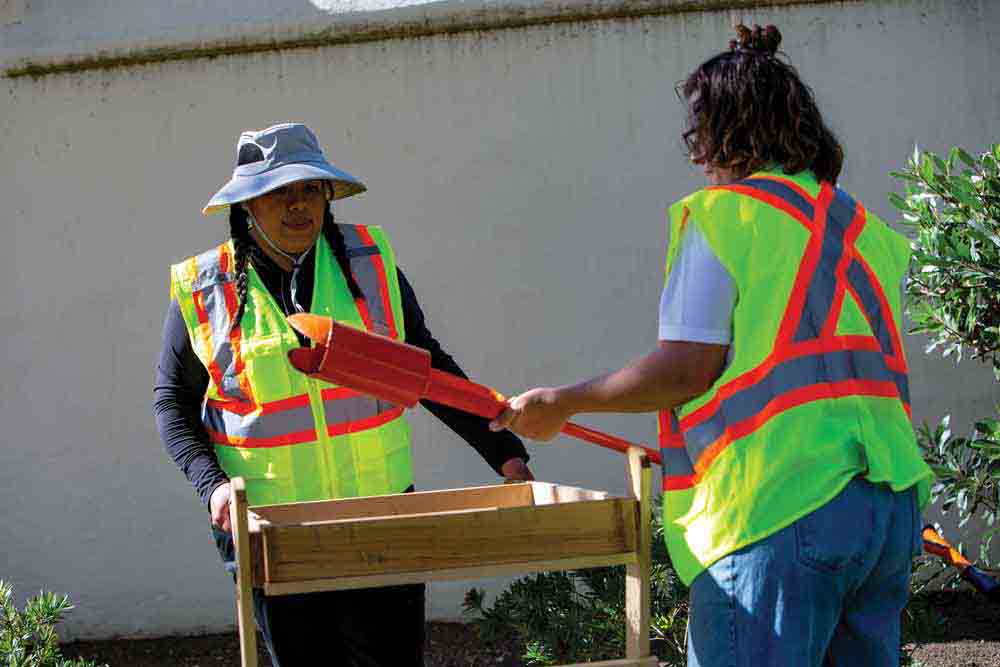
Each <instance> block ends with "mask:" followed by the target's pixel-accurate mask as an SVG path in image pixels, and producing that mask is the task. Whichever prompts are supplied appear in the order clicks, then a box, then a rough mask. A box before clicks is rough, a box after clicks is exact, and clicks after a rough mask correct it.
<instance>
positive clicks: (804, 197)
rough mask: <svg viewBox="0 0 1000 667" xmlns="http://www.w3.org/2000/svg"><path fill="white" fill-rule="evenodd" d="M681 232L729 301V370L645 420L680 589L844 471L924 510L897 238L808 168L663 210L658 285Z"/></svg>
mask: <svg viewBox="0 0 1000 667" xmlns="http://www.w3.org/2000/svg"><path fill="white" fill-rule="evenodd" d="M689 224H693V225H696V226H697V229H698V230H699V231H700V232H701V233H702V234H703V235H704V237H705V239H706V241H707V243H708V245H709V246H710V247H711V248H712V250H713V251H714V252H715V254H716V256H717V257H718V259H719V261H720V262H721V263H722V265H723V266H724V267H725V268H726V270H727V271H728V272H729V274H730V276H731V277H732V279H733V281H734V283H735V285H736V288H737V294H738V297H737V302H736V305H735V309H734V312H733V332H734V338H733V342H732V346H733V347H732V351H733V354H732V359H731V361H730V363H729V366H728V367H727V368H726V369H725V370H724V372H723V373H722V375H721V376H720V377H719V378H718V379H717V380H716V381H715V383H714V384H713V385H712V387H711V388H710V389H709V390H708V391H707V392H705V393H704V394H703V395H701V396H698V397H696V398H694V399H692V400H691V401H689V402H687V403H685V404H684V405H683V406H681V407H680V408H678V409H675V410H672V411H668V410H665V411H662V412H661V413H660V415H659V432H660V451H661V454H662V456H663V489H664V502H663V512H664V527H665V531H664V532H665V536H666V541H667V547H668V550H669V551H670V555H671V560H672V561H673V564H674V567H675V568H676V570H677V573H678V575H679V576H680V578H681V579H682V580H683V581H684V582H685V583H690V582H691V581H692V580H693V579H694V578H695V577H696V576H697V575H698V574H699V573H700V572H701V571H702V570H704V569H705V568H706V567H708V566H709V565H711V564H712V563H713V562H715V561H716V560H718V559H719V558H721V557H723V556H725V555H727V554H729V553H732V552H733V551H736V550H737V549H740V548H742V547H744V546H746V545H749V544H752V543H753V542H756V541H758V540H760V539H763V538H765V537H767V536H768V535H770V534H772V533H775V532H777V531H778V530H780V529H782V528H784V527H786V526H788V525H789V524H791V523H792V522H794V521H795V520H797V519H799V518H800V517H802V516H804V515H806V514H808V513H809V512H812V511H813V510H815V509H817V508H818V507H820V506H822V505H824V504H825V503H827V502H829V501H830V500H831V499H833V497H834V496H836V495H837V494H838V493H839V492H840V491H841V490H842V489H843V487H844V486H846V484H847V483H848V482H849V481H850V480H851V479H852V478H853V477H855V476H857V475H863V476H865V477H866V478H867V479H868V480H870V481H872V482H885V483H888V484H889V485H890V487H891V488H892V489H893V490H896V491H899V490H902V489H906V488H909V487H911V486H913V485H914V484H917V485H918V499H919V503H920V506H921V507H923V506H924V505H925V504H926V502H927V498H928V496H929V491H930V481H931V479H932V477H933V475H932V473H931V470H930V468H929V467H928V466H927V464H926V463H925V462H924V461H923V459H922V458H921V456H920V452H919V448H918V446H917V444H916V439H915V436H914V432H913V427H912V424H911V421H910V395H909V386H908V378H907V366H906V359H905V357H904V355H903V347H902V342H901V340H900V334H899V323H900V312H901V303H900V301H901V294H900V292H901V290H900V284H901V282H902V279H903V277H904V275H905V274H906V270H907V265H908V261H909V256H910V251H909V243H908V242H907V240H906V239H905V238H904V237H903V236H902V235H900V234H898V233H896V232H894V231H893V230H892V229H890V228H889V227H888V226H887V225H886V224H885V223H884V222H882V221H881V220H879V219H878V218H877V217H876V216H874V215H872V214H871V213H869V212H867V211H866V210H865V209H864V207H862V205H861V204H860V203H859V202H857V201H856V200H855V199H853V198H852V197H851V196H850V195H848V194H847V193H846V192H844V191H843V190H841V189H839V188H837V187H834V186H832V185H830V184H829V183H822V184H820V183H818V182H817V181H816V179H815V177H814V176H813V175H812V174H811V172H802V173H800V174H797V175H794V176H786V175H784V174H783V172H781V171H775V172H771V171H764V172H760V173H756V174H754V175H753V176H751V177H749V178H747V179H745V180H742V181H739V182H736V183H733V184H730V185H723V186H716V187H708V188H705V189H703V190H699V191H698V192H695V193H694V194H692V195H689V196H688V197H686V198H685V199H682V200H681V201H679V202H677V203H676V204H674V205H673V206H672V207H671V209H670V245H669V249H668V251H667V263H666V272H667V280H668V281H669V280H670V269H671V267H672V264H673V262H674V259H675V258H676V256H677V252H678V250H679V248H680V244H681V239H682V237H683V235H684V231H685V228H686V227H687V225H689ZM844 520H845V521H850V520H851V518H850V517H844Z"/></svg>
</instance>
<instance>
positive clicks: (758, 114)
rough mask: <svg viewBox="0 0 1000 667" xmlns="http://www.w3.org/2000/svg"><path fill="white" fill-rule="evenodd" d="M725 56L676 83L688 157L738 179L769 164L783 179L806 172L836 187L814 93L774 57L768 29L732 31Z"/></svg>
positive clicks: (831, 150)
mask: <svg viewBox="0 0 1000 667" xmlns="http://www.w3.org/2000/svg"><path fill="white" fill-rule="evenodd" d="M736 32H737V39H734V40H732V41H731V42H730V43H729V51H726V52H724V53H720V54H718V55H716V56H714V57H713V58H711V59H709V60H707V61H706V62H704V63H703V64H702V65H701V66H700V67H698V69H696V70H695V71H694V72H693V73H692V74H691V75H690V76H689V77H688V78H687V79H686V80H685V81H683V82H682V83H681V84H679V86H678V92H679V94H680V95H681V96H682V98H683V99H684V101H685V102H686V104H687V106H688V122H687V127H686V128H685V130H684V132H683V134H682V135H681V137H682V139H683V141H684V144H685V146H686V147H687V151H688V154H689V155H690V157H691V160H692V161H693V162H695V163H696V164H707V165H709V166H712V167H719V168H723V169H728V170H731V171H732V172H733V173H734V174H735V175H737V176H738V177H740V178H742V177H744V176H747V175H749V174H751V173H752V172H754V171H756V170H758V169H760V168H762V167H764V166H766V165H768V164H776V165H780V166H781V167H782V168H783V169H784V171H785V173H786V174H794V173H798V172H800V171H803V170H805V169H810V170H812V171H813V173H814V174H816V177H817V178H818V179H819V180H821V181H828V182H831V183H835V182H836V181H837V177H838V176H839V175H840V169H841V167H842V165H843V162H844V151H843V149H842V148H841V146H840V142H838V141H837V137H836V136H834V134H833V132H831V131H830V129H829V128H828V127H827V126H826V123H824V122H823V117H822V115H821V114H820V112H819V109H818V108H817V106H816V101H815V99H814V97H813V92H812V90H811V89H810V88H809V86H807V85H806V84H805V83H803V82H802V79H800V78H799V74H798V72H797V71H796V70H795V68H794V67H792V66H791V65H790V64H788V63H787V62H785V61H784V60H782V59H781V58H779V57H778V46H779V45H780V44H781V33H780V32H779V31H778V29H777V28H776V27H774V26H773V25H769V26H767V27H766V28H761V27H760V26H758V25H755V26H754V27H753V29H752V30H751V29H750V28H747V27H746V26H744V25H740V26H737V28H736Z"/></svg>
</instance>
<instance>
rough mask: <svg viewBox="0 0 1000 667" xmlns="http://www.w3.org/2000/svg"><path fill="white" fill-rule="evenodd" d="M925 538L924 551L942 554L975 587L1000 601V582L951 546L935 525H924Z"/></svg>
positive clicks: (936, 554)
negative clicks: (935, 528)
mask: <svg viewBox="0 0 1000 667" xmlns="http://www.w3.org/2000/svg"><path fill="white" fill-rule="evenodd" d="M923 538H924V551H926V552H927V553H930V554H934V555H935V556H940V557H941V558H943V559H944V560H945V561H946V562H947V563H948V564H949V565H951V566H953V567H957V568H958V569H959V570H960V571H961V573H962V578H963V579H965V580H966V581H968V582H969V583H970V584H972V586H973V588H975V589H976V590H977V591H979V592H980V593H983V594H985V595H986V596H988V597H989V598H991V599H993V600H997V601H1000V583H998V582H997V580H996V579H994V578H993V577H991V576H990V575H988V574H986V573H985V572H983V571H982V570H980V569H979V568H978V567H976V566H975V565H973V564H972V563H970V562H969V561H968V560H967V559H966V558H965V556H963V555H962V553H961V552H960V551H959V550H958V549H956V548H955V547H953V546H951V544H949V543H948V540H946V539H944V538H943V537H941V534H940V533H938V532H937V531H936V530H934V526H931V525H929V524H928V525H926V526H924V530H923Z"/></svg>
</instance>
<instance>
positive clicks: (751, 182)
mask: <svg viewBox="0 0 1000 667" xmlns="http://www.w3.org/2000/svg"><path fill="white" fill-rule="evenodd" d="M734 185H743V186H746V187H749V188H755V189H757V190H761V191H763V192H766V193H768V194H771V195H774V196H775V197H780V198H781V199H784V200H785V201H786V202H788V203H789V204H791V205H792V206H793V207H795V208H797V209H798V210H799V212H800V213H802V215H804V216H805V218H806V220H812V219H813V218H814V217H815V215H816V213H815V209H814V208H813V205H812V202H810V201H809V200H808V199H806V198H805V197H803V196H802V195H800V194H799V193H798V192H796V191H795V189H794V188H792V187H791V186H789V185H785V184H784V183H781V182H779V181H774V180H771V179H770V178H748V179H745V180H742V181H737V182H736V183H734Z"/></svg>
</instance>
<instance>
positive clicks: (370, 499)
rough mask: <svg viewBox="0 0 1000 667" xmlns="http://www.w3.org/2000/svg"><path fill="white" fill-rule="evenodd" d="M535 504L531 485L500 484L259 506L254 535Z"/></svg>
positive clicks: (255, 510) (253, 510)
mask: <svg viewBox="0 0 1000 667" xmlns="http://www.w3.org/2000/svg"><path fill="white" fill-rule="evenodd" d="M531 502H532V493H531V486H530V485H529V484H497V485H493V486H479V487H470V488H466V489H444V490H440V491H417V492H415V493H395V494H391V495H385V496H365V497H361V498H340V499H337V500H320V501H315V502H304V503H288V504H284V505H259V506H256V507H251V508H250V511H251V513H252V514H255V515H256V519H257V520H256V521H255V522H254V523H255V524H256V526H251V531H253V529H254V528H257V529H258V530H259V527H260V526H264V525H267V524H274V525H280V524H302V523H314V522H319V521H338V520H345V519H361V518H370V517H384V516H393V515H411V514H433V513H436V512H450V511H461V510H471V509H485V508H495V507H523V506H527V505H531Z"/></svg>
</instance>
